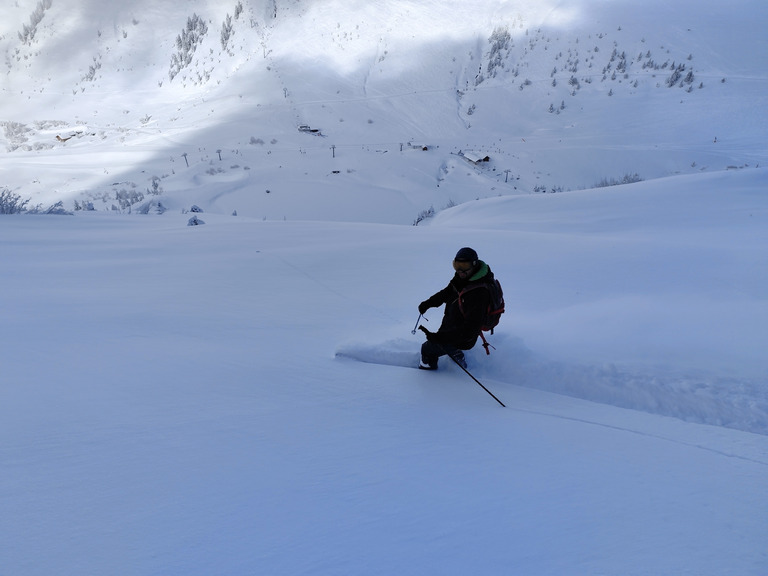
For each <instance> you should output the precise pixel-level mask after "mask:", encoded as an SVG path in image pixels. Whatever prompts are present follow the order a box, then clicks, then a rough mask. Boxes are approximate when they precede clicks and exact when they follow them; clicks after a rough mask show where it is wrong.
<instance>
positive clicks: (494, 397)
mask: <svg viewBox="0 0 768 576" xmlns="http://www.w3.org/2000/svg"><path fill="white" fill-rule="evenodd" d="M443 351H445V349H443ZM448 356H449V357H450V359H451V360H453V361H454V362H455V363H456V366H458V367H459V368H461V369H462V370H464V372H466V373H467V375H468V376H469V377H470V378H472V380H474V381H475V382H477V383H478V384H479V385H480V388H482V389H483V390H485V391H486V392H488V394H490V395H491V398H493V399H494V400H496V402H498V403H499V404H501V405H502V407H504V408H506V406H504V403H503V402H502V401H501V400H499V399H498V398H496V396H494V395H493V392H491V391H490V390H488V388H486V387H485V386H483V383H482V382H480V380H478V379H477V378H475V377H474V376H473V375H472V373H471V372H470V371H469V370H467V369H466V368H464V366H462V365H461V364H459V361H458V360H456V358H454V357H453V356H451V355H450V354H448Z"/></svg>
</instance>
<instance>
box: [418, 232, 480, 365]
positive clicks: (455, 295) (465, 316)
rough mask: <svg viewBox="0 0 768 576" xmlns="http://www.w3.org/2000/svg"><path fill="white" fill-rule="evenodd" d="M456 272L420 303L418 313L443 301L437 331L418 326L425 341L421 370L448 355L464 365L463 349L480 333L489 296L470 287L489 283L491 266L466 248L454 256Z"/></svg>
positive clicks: (422, 350) (467, 347)
mask: <svg viewBox="0 0 768 576" xmlns="http://www.w3.org/2000/svg"><path fill="white" fill-rule="evenodd" d="M453 269H454V270H455V273H454V275H453V278H452V279H451V280H450V282H449V283H448V286H446V287H445V288H443V289H442V290H440V291H439V292H437V293H435V294H433V295H432V296H430V297H429V298H427V299H426V300H424V302H422V303H421V304H419V314H424V313H425V312H426V311H427V310H429V309H430V308H436V307H438V306H441V305H443V304H445V310H444V312H443V320H442V323H441V324H440V328H439V329H438V330H437V332H430V331H429V330H427V329H426V328H425V327H424V326H419V329H420V330H422V331H423V332H424V333H425V334H426V336H427V340H426V342H424V344H422V346H421V361H420V362H419V368H421V369H422V370H436V369H437V360H438V358H439V357H440V356H443V355H446V354H447V355H449V356H450V357H451V358H453V360H455V361H456V363H457V364H459V365H460V366H461V367H463V368H465V369H466V367H467V362H466V359H465V358H464V350H470V349H471V348H472V347H474V345H475V343H476V342H477V338H478V336H479V335H480V333H481V328H482V325H483V320H484V317H485V315H486V311H487V310H488V307H489V304H490V301H491V296H490V292H489V291H488V290H485V289H480V290H472V289H470V288H472V287H475V286H478V285H480V286H481V285H485V284H487V283H492V282H493V281H494V276H493V272H491V268H490V267H489V266H488V264H486V263H485V262H483V261H482V260H480V259H479V258H478V256H477V252H475V251H474V250H473V249H472V248H469V247H465V248H462V249H461V250H459V251H458V252H457V253H456V257H455V258H454V259H453Z"/></svg>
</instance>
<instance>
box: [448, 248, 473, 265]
mask: <svg viewBox="0 0 768 576" xmlns="http://www.w3.org/2000/svg"><path fill="white" fill-rule="evenodd" d="M454 260H455V261H456V262H470V263H472V265H475V264H476V263H477V260H478V258H477V252H475V251H474V250H472V248H467V247H465V248H462V249H461V250H459V251H458V252H456V257H455V258H454Z"/></svg>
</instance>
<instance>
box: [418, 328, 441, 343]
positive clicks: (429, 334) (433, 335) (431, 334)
mask: <svg viewBox="0 0 768 576" xmlns="http://www.w3.org/2000/svg"><path fill="white" fill-rule="evenodd" d="M419 330H421V331H422V332H424V334H426V335H427V340H429V341H430V342H437V340H438V338H437V334H436V333H435V332H430V331H429V330H427V329H426V328H424V326H423V325H419Z"/></svg>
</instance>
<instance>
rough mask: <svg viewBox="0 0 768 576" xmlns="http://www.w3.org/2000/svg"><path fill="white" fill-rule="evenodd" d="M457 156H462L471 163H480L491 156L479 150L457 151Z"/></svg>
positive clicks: (487, 160) (488, 160)
mask: <svg viewBox="0 0 768 576" xmlns="http://www.w3.org/2000/svg"><path fill="white" fill-rule="evenodd" d="M459 156H463V157H464V158H466V159H467V160H468V161H469V162H472V164H480V163H481V162H490V161H491V157H490V156H486V155H484V154H482V153H481V152H473V151H472V150H466V151H463V152H459Z"/></svg>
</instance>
